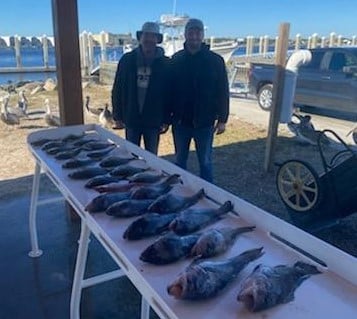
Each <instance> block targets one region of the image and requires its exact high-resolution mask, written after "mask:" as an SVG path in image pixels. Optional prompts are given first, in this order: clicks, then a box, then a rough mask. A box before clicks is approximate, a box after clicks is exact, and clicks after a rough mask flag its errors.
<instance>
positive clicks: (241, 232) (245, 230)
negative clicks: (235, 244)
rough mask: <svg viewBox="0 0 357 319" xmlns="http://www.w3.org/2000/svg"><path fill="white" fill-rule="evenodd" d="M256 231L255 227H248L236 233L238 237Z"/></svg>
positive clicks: (237, 230)
mask: <svg viewBox="0 0 357 319" xmlns="http://www.w3.org/2000/svg"><path fill="white" fill-rule="evenodd" d="M254 229H255V226H247V227H239V228H237V229H236V230H235V231H236V234H237V235H240V234H243V233H248V232H251V231H253V230H254Z"/></svg>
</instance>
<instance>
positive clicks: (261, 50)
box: [259, 36, 264, 54]
mask: <svg viewBox="0 0 357 319" xmlns="http://www.w3.org/2000/svg"><path fill="white" fill-rule="evenodd" d="M263 51H264V37H262V36H260V37H259V54H263Z"/></svg>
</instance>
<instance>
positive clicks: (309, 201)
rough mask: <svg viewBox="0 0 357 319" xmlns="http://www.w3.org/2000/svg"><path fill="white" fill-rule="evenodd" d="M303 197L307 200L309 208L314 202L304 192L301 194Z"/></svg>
mask: <svg viewBox="0 0 357 319" xmlns="http://www.w3.org/2000/svg"><path fill="white" fill-rule="evenodd" d="M301 196H302V197H303V198H304V199H305V201H306V203H307V206H310V205H311V203H312V202H313V201H311V200H310V199H309V198H308V197H307V196H306V194H305V193H304V192H302V193H301Z"/></svg>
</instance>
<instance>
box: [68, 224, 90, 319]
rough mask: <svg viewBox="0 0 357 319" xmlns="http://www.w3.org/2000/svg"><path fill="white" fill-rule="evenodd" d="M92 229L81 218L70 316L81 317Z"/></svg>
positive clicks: (77, 318) (72, 317)
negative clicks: (83, 286) (83, 284)
mask: <svg viewBox="0 0 357 319" xmlns="http://www.w3.org/2000/svg"><path fill="white" fill-rule="evenodd" d="M90 233H91V232H90V230H89V228H88V226H87V224H86V223H85V221H84V220H83V219H82V220H81V236H80V238H79V247H78V253H77V259H76V268H75V270H74V278H73V286H72V294H71V305H70V318H71V319H79V318H80V303H81V295H82V283H83V279H84V271H85V267H86V262H87V255H88V244H89V236H90Z"/></svg>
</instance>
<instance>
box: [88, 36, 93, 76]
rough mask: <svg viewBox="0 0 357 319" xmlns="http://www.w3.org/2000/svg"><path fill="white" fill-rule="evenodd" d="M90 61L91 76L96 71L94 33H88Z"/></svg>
mask: <svg viewBox="0 0 357 319" xmlns="http://www.w3.org/2000/svg"><path fill="white" fill-rule="evenodd" d="M88 60H89V75H90V73H91V71H92V70H93V69H94V43H93V35H92V33H88Z"/></svg>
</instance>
